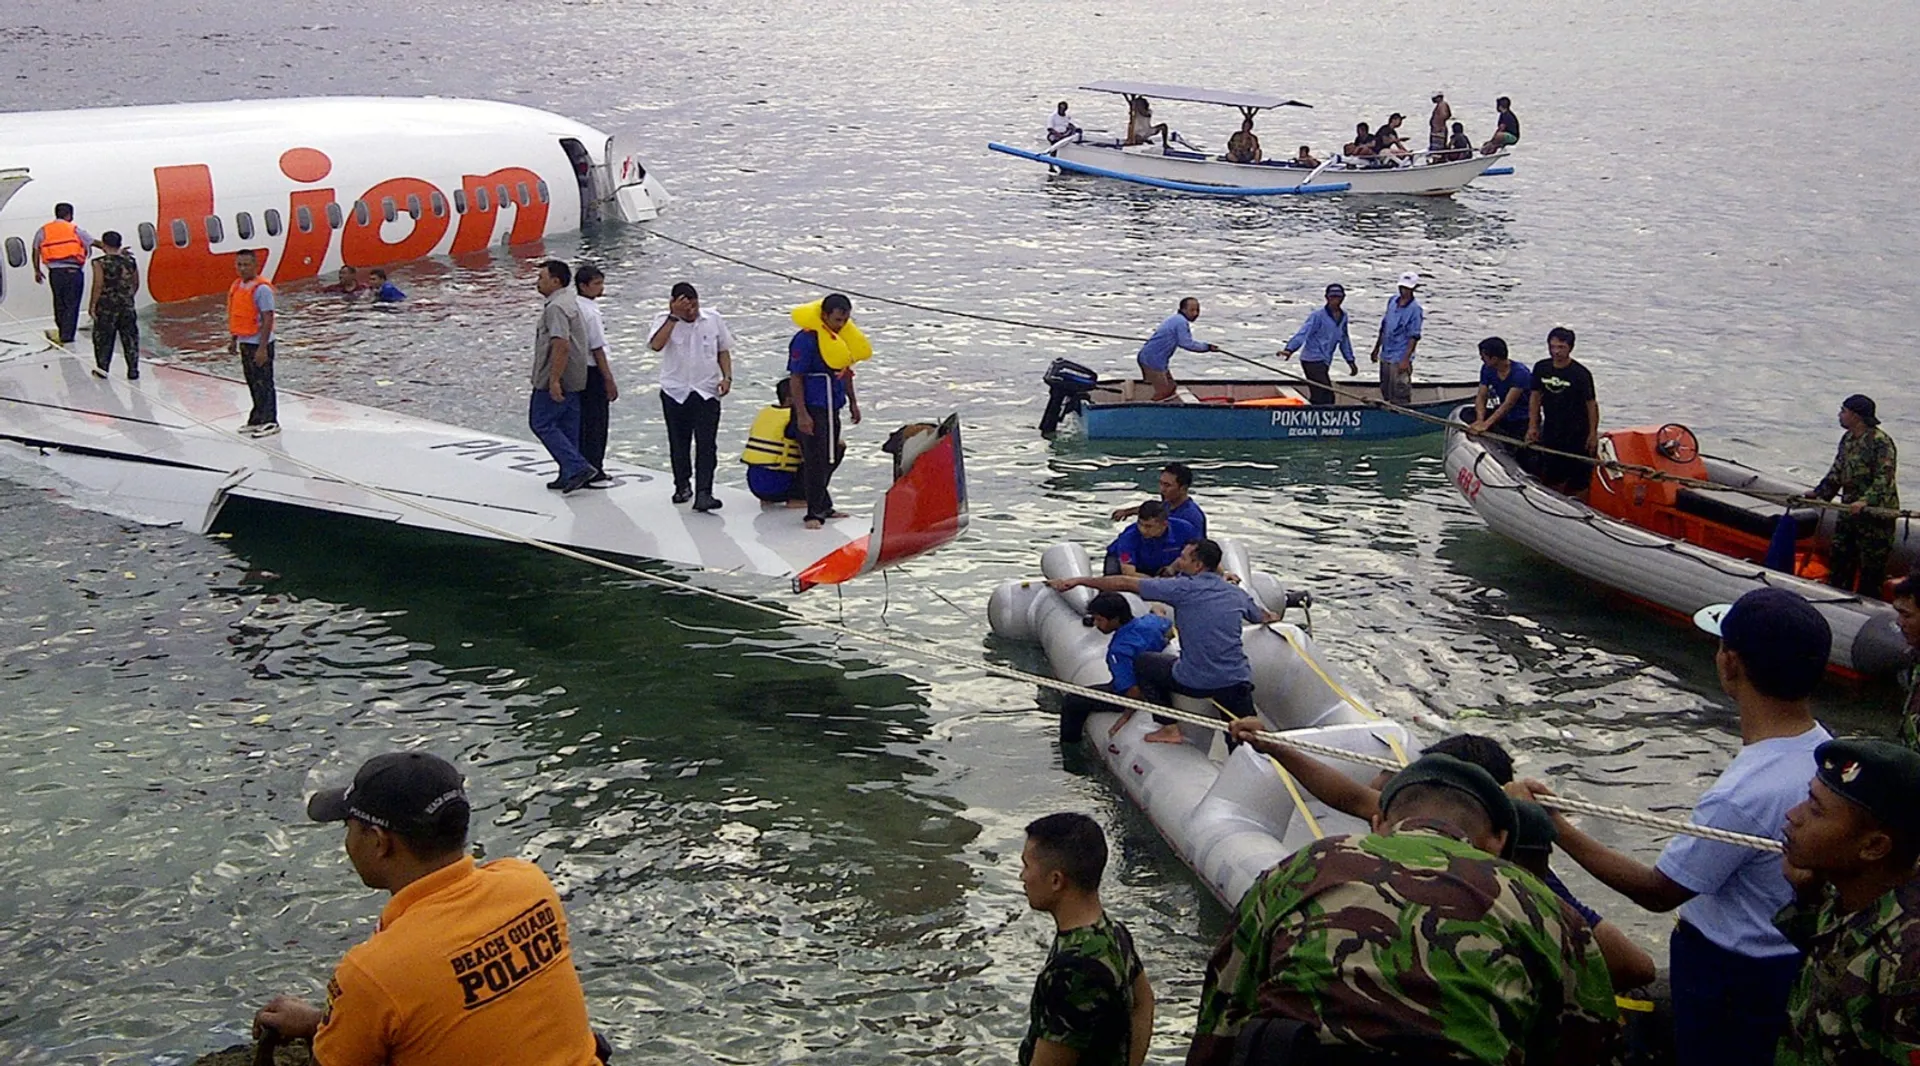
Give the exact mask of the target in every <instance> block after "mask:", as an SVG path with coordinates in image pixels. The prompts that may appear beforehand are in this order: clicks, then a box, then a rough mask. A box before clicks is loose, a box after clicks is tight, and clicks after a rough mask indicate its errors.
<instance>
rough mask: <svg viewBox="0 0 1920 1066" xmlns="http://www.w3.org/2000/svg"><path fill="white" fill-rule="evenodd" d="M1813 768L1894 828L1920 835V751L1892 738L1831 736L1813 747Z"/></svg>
mask: <svg viewBox="0 0 1920 1066" xmlns="http://www.w3.org/2000/svg"><path fill="white" fill-rule="evenodd" d="M1813 758H1814V765H1815V770H1814V774H1815V775H1816V776H1817V777H1819V779H1820V781H1821V782H1822V783H1823V784H1825V785H1826V786H1827V787H1828V788H1830V789H1832V790H1833V791H1834V792H1835V793H1836V794H1837V795H1839V796H1841V797H1842V798H1844V799H1846V800H1847V801H1848V802H1850V803H1854V804H1856V805H1858V806H1859V807H1861V808H1862V809H1864V810H1865V811H1866V812H1867V814H1868V815H1870V816H1871V817H1872V818H1873V820H1874V821H1876V822H1879V823H1880V825H1881V827H1882V828H1884V829H1886V830H1887V831H1888V832H1889V833H1893V834H1895V835H1896V836H1900V837H1903V838H1905V839H1907V840H1914V839H1916V838H1920V806H1916V805H1915V804H1914V802H1913V797H1914V796H1915V795H1920V753H1915V752H1913V751H1911V750H1909V749H1908V748H1907V747H1906V745H1904V744H1895V743H1893V742H1892V741H1890V740H1866V739H1861V738H1847V739H1843V740H1829V741H1827V742H1826V743H1825V744H1822V745H1820V746H1819V747H1817V748H1815V749H1813Z"/></svg>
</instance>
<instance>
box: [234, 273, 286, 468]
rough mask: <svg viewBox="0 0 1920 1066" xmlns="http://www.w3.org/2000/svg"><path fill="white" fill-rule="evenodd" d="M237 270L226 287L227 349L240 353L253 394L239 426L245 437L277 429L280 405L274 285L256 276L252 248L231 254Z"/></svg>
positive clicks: (248, 384)
mask: <svg viewBox="0 0 1920 1066" xmlns="http://www.w3.org/2000/svg"><path fill="white" fill-rule="evenodd" d="M233 268H234V270H236V271H237V272H239V274H240V278H239V280H238V281H235V282H234V283H233V286H232V287H231V288H229V289H228V290H227V334H228V340H227V351H228V352H229V353H232V354H237V355H239V356H240V372H241V373H242V374H245V375H246V378H247V391H248V392H250V393H252V394H253V411H252V412H251V413H249V414H248V415H247V424H246V425H244V426H241V427H240V433H241V435H242V436H246V437H271V436H273V435H274V434H275V433H278V432H280V421H279V418H280V407H279V403H278V401H277V399H276V398H275V396H274V392H273V319H274V314H273V286H272V285H269V284H267V282H266V279H265V278H262V277H260V276H259V272H260V261H259V260H258V259H257V258H256V257H255V256H254V252H253V250H252V249H251V248H242V249H240V251H239V252H237V253H235V254H234V257H233Z"/></svg>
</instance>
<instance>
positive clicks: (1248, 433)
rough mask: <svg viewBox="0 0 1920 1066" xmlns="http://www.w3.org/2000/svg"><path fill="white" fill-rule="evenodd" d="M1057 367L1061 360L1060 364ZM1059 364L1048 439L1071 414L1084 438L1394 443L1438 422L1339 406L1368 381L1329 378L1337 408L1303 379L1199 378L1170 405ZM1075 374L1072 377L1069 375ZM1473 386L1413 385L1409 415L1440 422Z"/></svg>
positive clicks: (1369, 388) (1144, 390) (1134, 385)
mask: <svg viewBox="0 0 1920 1066" xmlns="http://www.w3.org/2000/svg"><path fill="white" fill-rule="evenodd" d="M1062 363H1064V361H1062ZM1066 366H1067V367H1069V368H1070V369H1067V370H1064V371H1063V369H1062V364H1061V363H1056V364H1055V366H1054V367H1053V368H1051V369H1049V370H1048V371H1047V375H1046V382H1047V384H1048V385H1049V386H1050V387H1051V389H1052V396H1051V398H1050V399H1049V401H1048V405H1047V415H1046V417H1044V418H1043V419H1042V420H1041V425H1040V431H1041V432H1042V433H1043V434H1047V435H1049V436H1051V435H1052V431H1053V430H1054V429H1055V428H1057V427H1058V425H1059V423H1060V421H1061V419H1062V418H1064V417H1065V416H1066V415H1069V414H1073V413H1076V412H1077V413H1078V414H1079V416H1080V425H1081V431H1082V433H1083V435H1084V436H1085V437H1086V438H1087V439H1088V440H1251V441H1284V440H1393V439H1396V438H1400V437H1418V436H1424V435H1426V434H1429V433H1438V432H1440V431H1441V430H1442V429H1444V428H1446V427H1445V426H1443V425H1441V424H1440V423H1438V422H1432V421H1428V420H1426V419H1422V418H1416V417H1414V416H1413V415H1410V414H1404V413H1402V412H1400V411H1394V410H1389V409H1387V408H1384V407H1379V406H1376V405H1372V404H1366V403H1353V402H1344V401H1348V400H1349V399H1350V397H1351V396H1352V395H1353V394H1356V393H1363V392H1364V393H1368V394H1373V395H1377V394H1378V390H1377V387H1376V386H1374V385H1373V383H1371V382H1368V381H1365V380H1364V379H1361V378H1358V377H1355V378H1347V377H1344V376H1342V377H1336V378H1335V379H1334V386H1335V387H1336V388H1338V389H1340V390H1341V393H1342V394H1343V395H1342V396H1341V397H1340V399H1341V400H1342V401H1343V402H1339V403H1334V404H1329V405H1324V406H1315V405H1313V404H1310V403H1308V402H1307V385H1306V384H1305V382H1304V380H1300V381H1294V380H1275V379H1268V380H1243V379H1231V378H1202V379H1196V380H1191V381H1182V382H1181V383H1180V388H1179V391H1178V392H1176V393H1174V396H1173V398H1172V399H1170V400H1163V401H1160V402H1158V403H1156V402H1154V401H1153V400H1152V399H1150V397H1151V396H1152V395H1153V387H1152V386H1151V385H1148V384H1147V383H1146V382H1144V381H1113V380H1100V379H1099V378H1097V377H1096V376H1094V375H1093V374H1092V373H1091V372H1090V371H1087V370H1086V368H1084V367H1080V366H1077V365H1073V364H1066ZM1076 372H1077V373H1076ZM1479 388H1480V383H1479V382H1477V381H1464V382H1443V383H1438V384H1433V383H1420V384H1415V385H1414V386H1413V402H1412V404H1411V405H1410V406H1411V408H1412V409H1413V410H1416V411H1419V412H1421V413H1422V414H1426V415H1432V416H1434V417H1437V418H1446V417H1448V416H1449V415H1451V414H1452V413H1453V410H1454V408H1456V407H1459V406H1460V405H1461V404H1463V403H1472V402H1473V397H1474V394H1475V393H1476V392H1477V391H1479Z"/></svg>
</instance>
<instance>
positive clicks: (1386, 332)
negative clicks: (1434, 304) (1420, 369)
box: [1367, 270, 1427, 407]
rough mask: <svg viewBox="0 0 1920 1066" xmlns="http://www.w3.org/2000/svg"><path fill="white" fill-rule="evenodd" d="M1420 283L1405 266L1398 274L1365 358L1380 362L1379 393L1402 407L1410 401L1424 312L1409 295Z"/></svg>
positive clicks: (1411, 295) (1425, 315) (1418, 302)
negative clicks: (1397, 285)
mask: <svg viewBox="0 0 1920 1066" xmlns="http://www.w3.org/2000/svg"><path fill="white" fill-rule="evenodd" d="M1419 287H1420V275H1418V274H1416V273H1414V272H1413V271H1411V270H1409V271H1407V272H1406V273H1405V274H1402V275H1400V291H1399V292H1397V293H1395V294H1394V297H1393V299H1391V300H1388V301H1387V313H1386V314H1384V315H1381V316H1380V335H1379V336H1378V337H1376V338H1374V341H1373V353H1372V354H1371V355H1369V356H1367V358H1368V359H1371V360H1372V361H1374V362H1376V363H1379V364H1380V397H1381V399H1384V400H1386V401H1387V402H1388V403H1397V404H1399V405H1400V406H1402V407H1405V406H1406V405H1407V404H1409V403H1411V402H1413V350H1414V349H1415V348H1418V347H1419V346H1420V330H1421V329H1422V327H1424V326H1425V325H1426V321H1427V313H1426V311H1425V310H1423V309H1421V307H1420V301H1418V300H1416V299H1414V298H1413V294H1414V290H1416V289H1418V288H1419Z"/></svg>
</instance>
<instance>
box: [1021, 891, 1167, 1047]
mask: <svg viewBox="0 0 1920 1066" xmlns="http://www.w3.org/2000/svg"><path fill="white" fill-rule="evenodd" d="M1141 972H1142V969H1141V966H1140V955H1139V953H1138V952H1136V951H1134V950H1133V934H1131V933H1129V932H1127V927H1126V926H1124V925H1121V924H1120V923H1119V922H1116V921H1114V920H1113V919H1112V918H1109V917H1107V916H1106V915H1104V914H1102V915H1101V916H1100V920H1099V921H1097V922H1095V923H1093V924H1092V925H1083V926H1081V927H1079V928H1078V929H1068V930H1066V931H1065V932H1061V933H1056V934H1054V937H1053V950H1051V951H1049V952H1047V964H1046V965H1045V966H1043V967H1041V968H1040V976H1039V978H1038V979H1037V980H1035V981H1034V983H1033V1004H1032V1007H1031V1008H1030V1017H1029V1020H1028V1022H1027V1037H1026V1039H1025V1040H1022V1041H1020V1066H1027V1063H1029V1062H1031V1061H1033V1045H1034V1043H1035V1042H1036V1041H1040V1040H1051V1041H1053V1042H1054V1043H1056V1044H1062V1045H1064V1046H1066V1047H1070V1048H1072V1049H1073V1050H1075V1051H1078V1052H1079V1053H1080V1066H1127V1055H1128V1052H1129V1051H1130V1050H1131V1048H1132V1045H1133V984H1134V981H1136V980H1137V979H1138V978H1139V977H1140V974H1141Z"/></svg>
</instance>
